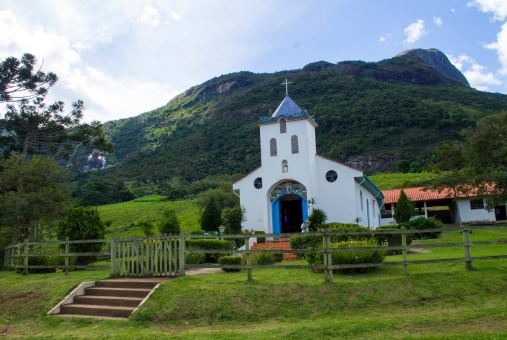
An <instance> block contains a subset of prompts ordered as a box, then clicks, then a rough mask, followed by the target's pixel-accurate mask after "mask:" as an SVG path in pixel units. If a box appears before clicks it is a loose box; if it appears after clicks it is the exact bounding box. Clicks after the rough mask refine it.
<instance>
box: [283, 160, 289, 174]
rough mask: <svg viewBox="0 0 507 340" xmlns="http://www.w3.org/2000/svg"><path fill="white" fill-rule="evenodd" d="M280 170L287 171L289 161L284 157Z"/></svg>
mask: <svg viewBox="0 0 507 340" xmlns="http://www.w3.org/2000/svg"><path fill="white" fill-rule="evenodd" d="M282 172H283V173H285V172H289V163H287V161H286V160H285V159H284V160H283V161H282Z"/></svg>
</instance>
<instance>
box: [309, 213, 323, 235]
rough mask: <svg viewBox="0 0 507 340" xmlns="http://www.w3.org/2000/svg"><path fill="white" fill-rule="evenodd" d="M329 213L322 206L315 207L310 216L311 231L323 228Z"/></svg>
mask: <svg viewBox="0 0 507 340" xmlns="http://www.w3.org/2000/svg"><path fill="white" fill-rule="evenodd" d="M326 220H327V214H326V212H325V211H324V210H322V209H320V208H313V210H312V213H311V214H310V216H308V221H310V225H309V226H308V229H309V230H311V231H317V229H318V228H322V224H323V223H324V222H326Z"/></svg>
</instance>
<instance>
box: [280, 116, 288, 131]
mask: <svg viewBox="0 0 507 340" xmlns="http://www.w3.org/2000/svg"><path fill="white" fill-rule="evenodd" d="M286 132H287V121H286V120H285V119H284V118H282V119H280V133H286Z"/></svg>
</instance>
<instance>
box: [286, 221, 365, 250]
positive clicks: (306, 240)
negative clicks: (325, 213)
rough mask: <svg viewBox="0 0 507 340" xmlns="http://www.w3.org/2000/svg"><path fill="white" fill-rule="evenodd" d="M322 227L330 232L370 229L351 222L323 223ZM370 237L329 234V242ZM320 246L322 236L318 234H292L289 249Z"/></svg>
mask: <svg viewBox="0 0 507 340" xmlns="http://www.w3.org/2000/svg"><path fill="white" fill-rule="evenodd" d="M322 227H323V228H329V229H330V231H332V232H339V231H369V230H370V229H368V228H366V227H361V226H359V225H357V224H353V223H337V222H335V223H324V224H323V225H322ZM371 238H372V236H371V235H333V236H331V242H332V243H338V242H345V241H351V240H368V239H371ZM320 247H322V237H320V236H292V237H291V238H290V248H291V249H317V248H320Z"/></svg>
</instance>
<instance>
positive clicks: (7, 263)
mask: <svg viewBox="0 0 507 340" xmlns="http://www.w3.org/2000/svg"><path fill="white" fill-rule="evenodd" d="M10 251H11V250H10V249H8V248H5V249H4V268H8V266H9V254H10Z"/></svg>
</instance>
